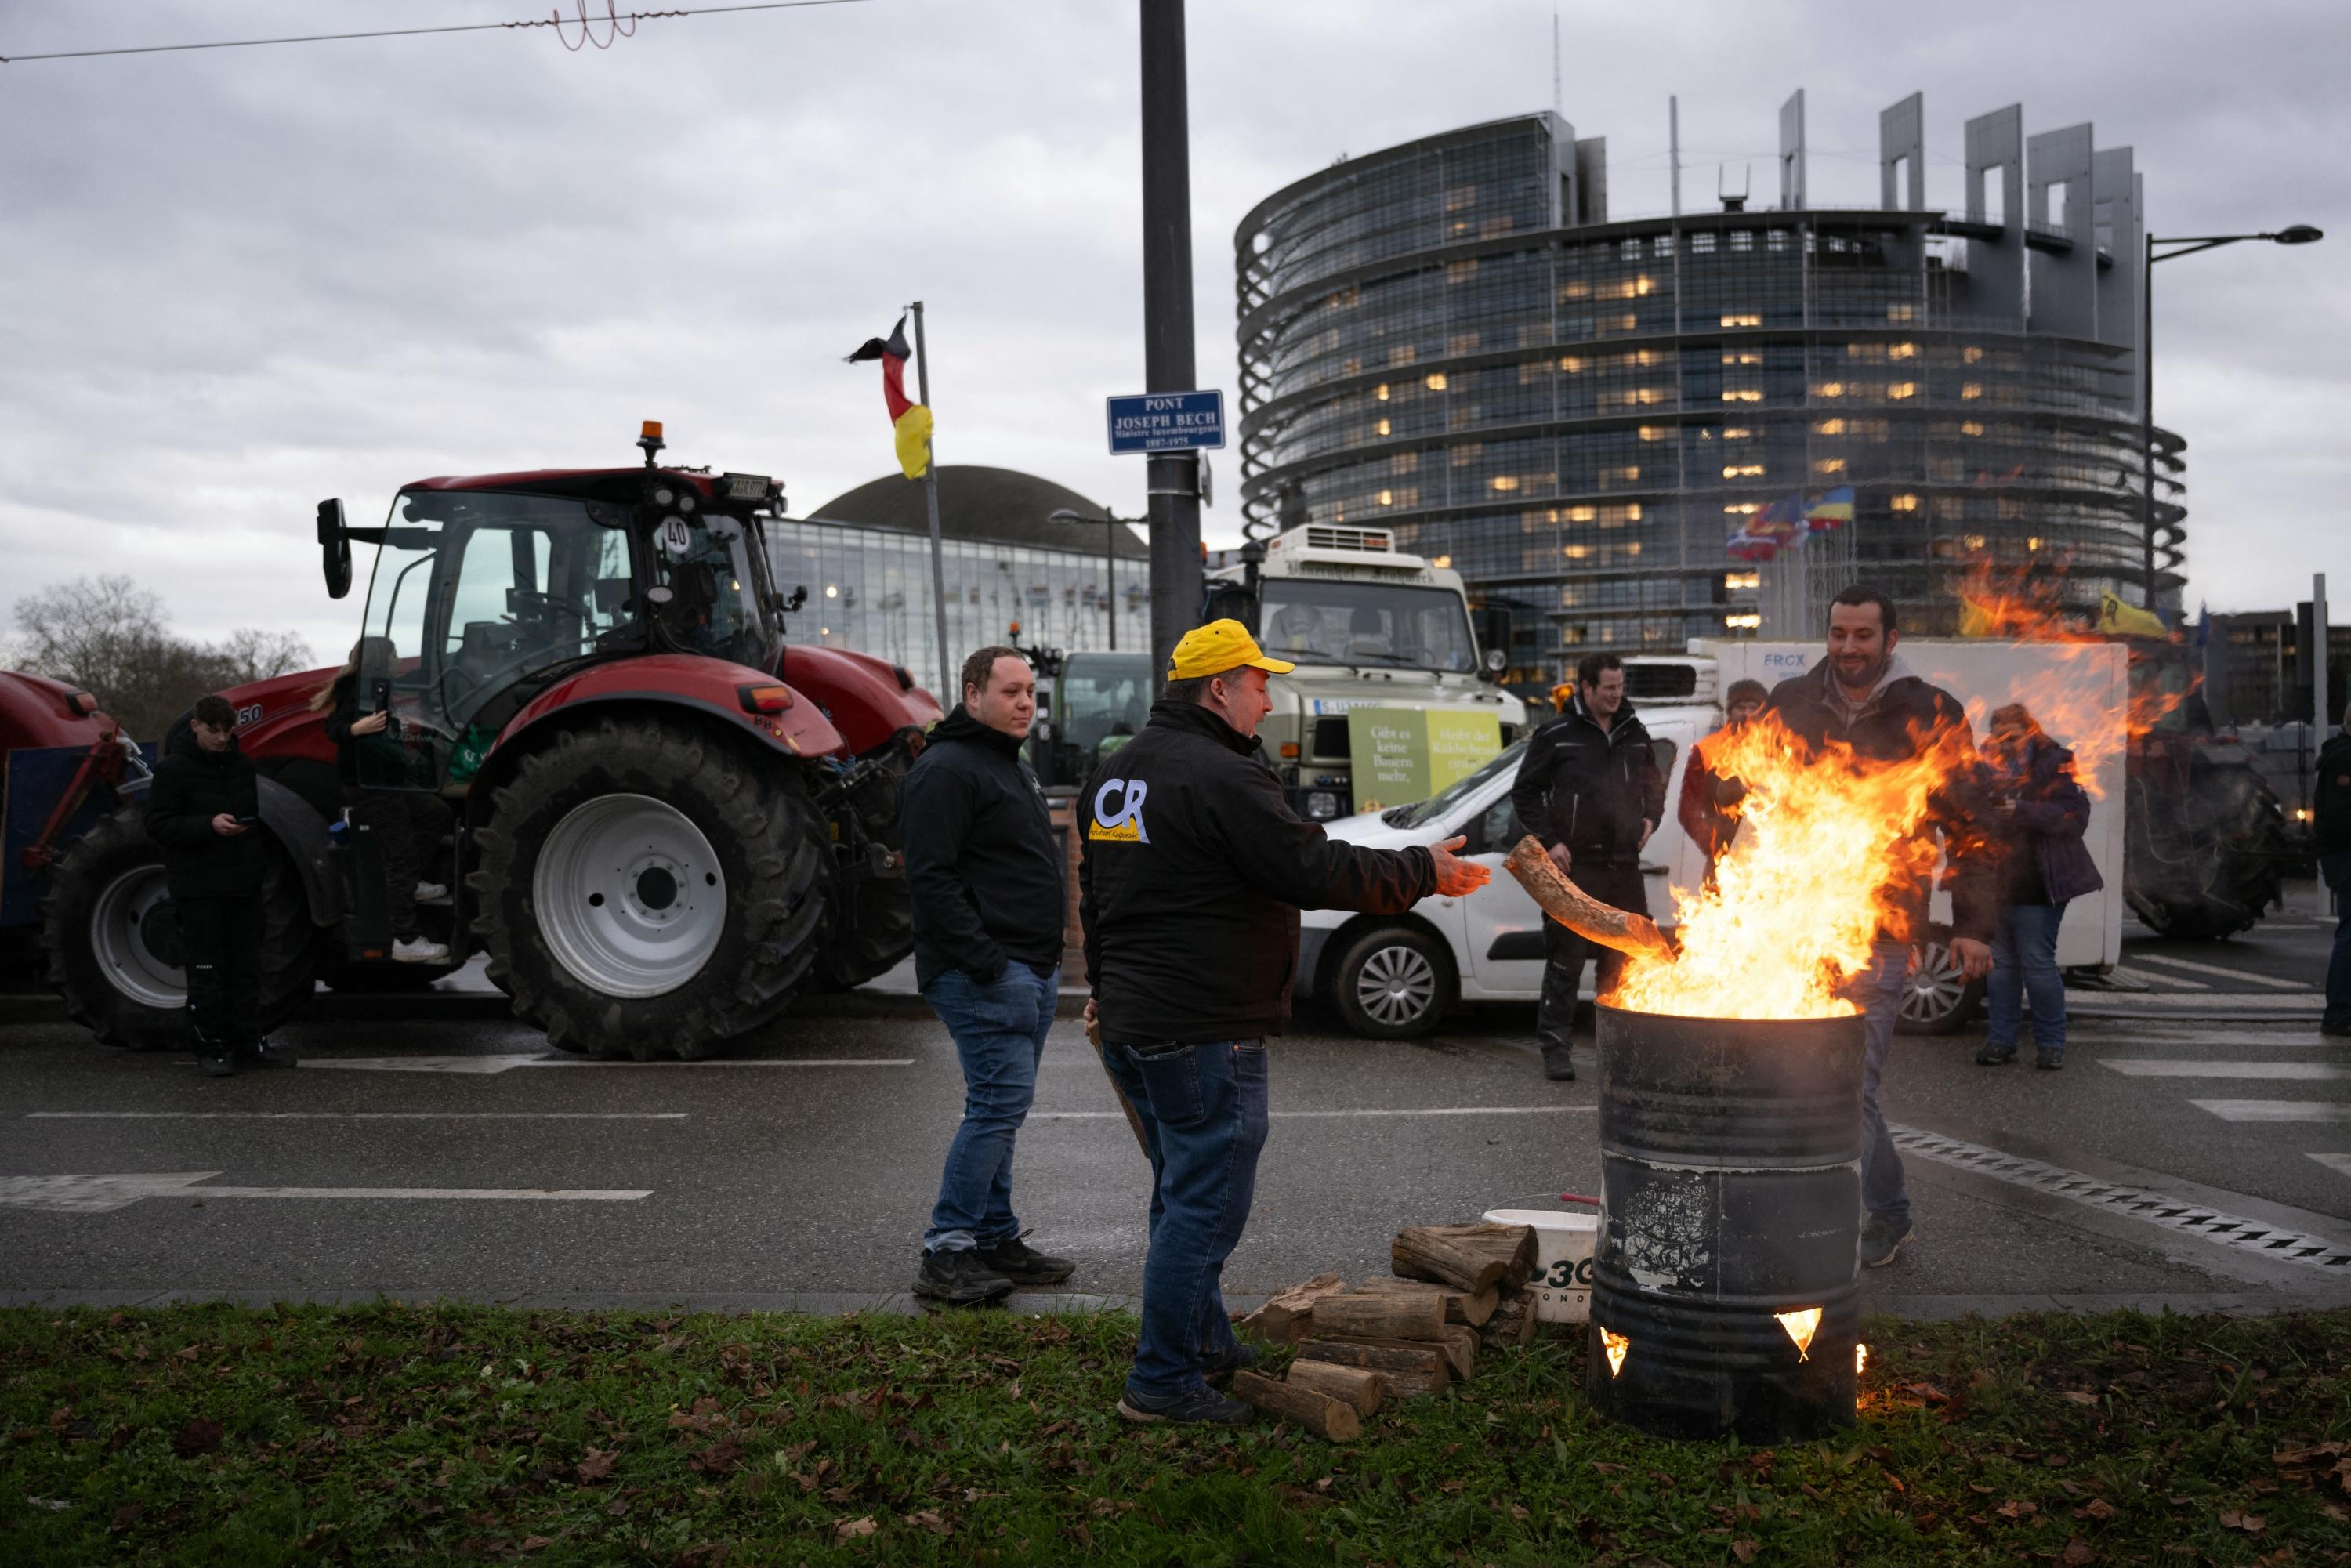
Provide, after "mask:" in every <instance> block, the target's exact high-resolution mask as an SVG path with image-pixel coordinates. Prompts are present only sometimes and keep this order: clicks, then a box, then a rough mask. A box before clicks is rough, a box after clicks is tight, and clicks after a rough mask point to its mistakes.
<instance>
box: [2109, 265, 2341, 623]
mask: <svg viewBox="0 0 2351 1568" xmlns="http://www.w3.org/2000/svg"><path fill="white" fill-rule="evenodd" d="M2325 237H2326V235H2325V233H2324V232H2323V231H2321V230H2318V229H2314V228H2313V227H2311V226H2310V225H2308V224H2296V225H2294V226H2293V227H2292V228H2284V229H2279V230H2277V231H2275V232H2274V233H2270V234H2253V235H2184V236H2180V237H2178V238H2170V239H2161V238H2158V237H2157V236H2156V235H2147V260H2146V262H2145V264H2144V265H2143V266H2142V267H2141V268H2140V271H2139V289H2138V308H2139V336H2138V343H2139V350H2138V373H2139V402H2138V406H2139V461H2140V463H2141V464H2142V465H2143V467H2144V472H2143V474H2142V477H2143V478H2144V480H2145V481H2146V486H2147V494H2146V495H2145V496H2144V497H2142V498H2141V501H2140V522H2141V524H2142V525H2143V531H2144V534H2145V539H2144V542H2143V547H2142V548H2143V549H2144V551H2145V555H2144V558H2143V561H2142V565H2143V567H2144V570H2145V575H2146V594H2147V609H2148V610H2149V611H2153V610H2154V609H2155V593H2156V582H2157V578H2158V572H2157V570H2156V564H2155V553H2156V552H2155V264H2156V263H2157V262H2158V261H2174V260H2177V259H2178V258H2179V257H2180V256H2194V255H2195V254H2196V253H2197V252H2198V251H2202V250H2216V249H2218V248H2219V247H2220V246H2224V245H2236V244H2239V243H2241V241H2244V240H2251V239H2262V240H2268V241H2269V242H2270V243H2271V244H2273V245H2310V244H2313V243H2314V242H2315V241H2318V240H2322V239H2325ZM2157 246H2173V247H2175V248H2173V249H2169V250H2163V251H2158V249H2157V248H2156V247H2157Z"/></svg>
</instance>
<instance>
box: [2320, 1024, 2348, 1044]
mask: <svg viewBox="0 0 2351 1568" xmlns="http://www.w3.org/2000/svg"><path fill="white" fill-rule="evenodd" d="M2318 1032H2319V1033H2321V1034H2325V1035H2333V1036H2335V1038H2336V1039H2338V1040H2340V1039H2342V1038H2344V1037H2345V1036H2346V1035H2351V1019H2320V1020H2319V1025H2318Z"/></svg>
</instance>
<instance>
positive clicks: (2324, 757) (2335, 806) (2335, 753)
mask: <svg viewBox="0 0 2351 1568" xmlns="http://www.w3.org/2000/svg"><path fill="white" fill-rule="evenodd" d="M2344 720H2345V727H2344V729H2342V730H2337V731H2336V732H2335V738H2334V739H2332V740H2330V741H2328V742H2327V743H2326V744H2325V746H2322V747H2319V748H2318V785H2317V788H2316V789H2314V791H2313V792H2312V795H2311V807H2312V810H2311V816H2312V818H2313V819H2314V820H2313V821H2312V824H2311V825H2312V827H2313V828H2314V830H2315V831H2316V836H2317V843H2316V845H2315V846H2314V847H2315V848H2316V849H2317V851H2318V869H2319V873H2320V874H2321V875H2323V876H2324V877H2325V879H2326V885H2327V888H2328V889H2329V890H2330V891H2331V892H2333V894H2335V916H2336V917H2335V953H2334V956H2332V957H2330V958H2329V959H2327V961H2326V1011H2325V1015H2324V1017H2322V1018H2321V1019H2320V1020H2319V1025H2318V1032H2319V1033H2321V1034H2329V1035H2338V1036H2340V1035H2351V734H2346V733H2345V731H2346V730H2351V710H2346V712H2345V713H2344Z"/></svg>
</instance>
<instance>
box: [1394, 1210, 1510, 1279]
mask: <svg viewBox="0 0 2351 1568" xmlns="http://www.w3.org/2000/svg"><path fill="white" fill-rule="evenodd" d="M1388 1263H1389V1266H1390V1267H1391V1268H1393V1269H1394V1270H1395V1271H1396V1272H1397V1273H1398V1274H1399V1275H1401V1276H1402V1277H1404V1278H1405V1279H1407V1280H1434V1281H1437V1283H1439V1284H1442V1285H1450V1286H1452V1287H1453V1288H1454V1289H1455V1290H1457V1291H1467V1292H1468V1293H1470V1294H1472V1295H1483V1294H1484V1293H1485V1292H1486V1291H1490V1290H1492V1289H1493V1288H1494V1287H1495V1286H1496V1285H1497V1284H1499V1283H1500V1282H1501V1279H1502V1276H1503V1275H1504V1274H1505V1273H1507V1272H1509V1271H1510V1266H1509V1265H1508V1264H1507V1263H1505V1262H1504V1261H1503V1260H1501V1259H1500V1258H1499V1257H1497V1256H1495V1255H1494V1253H1493V1251H1492V1249H1482V1250H1481V1249H1478V1248H1474V1247H1463V1246H1461V1245H1460V1244H1458V1242H1456V1241H1455V1240H1453V1239H1451V1238H1450V1237H1447V1236H1444V1235H1441V1234H1439V1233H1438V1229H1437V1227H1434V1226H1427V1225H1407V1226H1405V1228H1403V1229H1402V1230H1399V1231H1397V1232H1396V1238H1395V1240H1394V1241H1392V1242H1390V1243H1389V1244H1388Z"/></svg>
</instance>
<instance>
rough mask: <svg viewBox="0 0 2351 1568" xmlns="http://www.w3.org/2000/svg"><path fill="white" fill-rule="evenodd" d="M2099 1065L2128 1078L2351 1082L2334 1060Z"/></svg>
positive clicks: (2110, 1060)
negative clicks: (2342, 1080)
mask: <svg viewBox="0 0 2351 1568" xmlns="http://www.w3.org/2000/svg"><path fill="white" fill-rule="evenodd" d="M2098 1065H2099V1066H2101V1067H2104V1068H2106V1069H2108V1070H2109V1071H2115V1072H2119V1073H2121V1074H2123V1075H2124V1076H2125V1077H2126V1078H2296V1079H2302V1080H2304V1081H2305V1082H2333V1081H2335V1080H2340V1079H2351V1067H2340V1066H2337V1065H2336V1064H2335V1063H2334V1062H2331V1061H2171V1060H2168V1058H2164V1057H2159V1056H2154V1057H2150V1056H2126V1057H2121V1058H2116V1057H2111V1056H2107V1057H2101V1058H2099V1059H2098Z"/></svg>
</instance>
